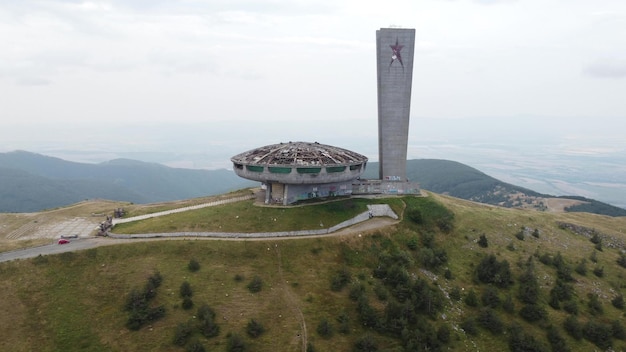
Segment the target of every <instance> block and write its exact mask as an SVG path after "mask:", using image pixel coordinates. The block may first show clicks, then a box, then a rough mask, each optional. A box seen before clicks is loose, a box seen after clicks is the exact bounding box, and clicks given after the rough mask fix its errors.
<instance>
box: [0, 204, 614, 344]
mask: <svg viewBox="0 0 626 352" xmlns="http://www.w3.org/2000/svg"><path fill="white" fill-rule="evenodd" d="M368 203H387V204H390V206H391V207H392V208H393V209H394V210H395V211H396V212H398V213H399V214H401V219H402V220H400V221H399V222H397V223H396V224H395V225H392V226H387V227H384V228H380V229H376V230H369V231H366V230H363V231H346V232H344V233H343V234H341V235H339V236H327V237H316V238H305V239H282V240H246V241H232V240H231V241H229V240H196V239H186V240H162V241H147V242H135V243H130V244H123V245H111V246H103V247H99V248H96V249H91V250H86V251H82V252H72V253H65V254H61V255H56V256H44V257H38V258H34V259H30V260H21V261H14V262H7V263H0V289H1V290H2V293H3V299H2V300H1V301H0V309H1V311H2V315H0V335H1V336H2V337H3V338H2V339H0V350H6V351H33V350H38V351H61V350H62V351H202V350H206V351H236V350H242V349H238V347H241V346H245V347H244V348H245V349H244V350H246V351H304V349H303V344H304V343H305V342H306V344H307V345H308V348H307V349H306V350H309V351H376V350H377V351H421V350H431V351H432V350H442V351H443V350H453V351H478V350H480V351H500V350H505V351H506V350H512V351H533V350H534V351H552V350H553V351H567V350H571V351H590V350H594V349H595V350H606V349H607V348H609V347H612V348H613V349H614V350H616V351H619V350H624V349H626V342H625V341H624V339H625V338H626V332H625V330H624V329H625V326H624V324H625V323H623V322H622V320H624V319H623V318H624V310H623V309H624V308H623V303H624V302H623V296H622V295H623V294H624V292H626V287H625V285H626V284H624V282H625V281H624V276H625V275H626V268H624V267H623V266H626V259H625V258H624V254H623V251H624V241H626V235H624V232H625V231H626V218H624V217H617V218H615V217H613V218H612V217H606V216H599V215H593V214H587V213H546V212H538V211H533V210H523V209H507V208H500V207H494V206H488V205H481V204H477V203H473V202H468V201H463V200H459V199H456V198H452V197H446V196H441V195H437V194H429V196H428V197H421V198H418V197H402V198H388V199H371V200H364V199H346V200H341V201H338V202H331V203H326V204H317V205H310V206H305V207H298V208H266V207H257V206H253V205H252V202H251V201H249V202H247V201H246V202H239V203H234V204H228V205H223V206H218V207H215V208H205V209H201V210H197V211H190V212H187V213H180V214H176V215H171V216H167V217H162V218H159V219H151V220H146V221H142V222H138V223H136V224H125V225H124V226H120V227H116V229H115V231H116V232H121V233H132V232H166V231H219V229H222V230H223V231H241V232H260V231H274V230H276V231H281V230H284V229H291V230H300V229H307V228H319V226H320V223H321V222H323V226H324V227H330V226H332V225H334V224H336V223H339V222H341V221H343V220H344V219H346V218H349V217H351V216H354V215H356V214H358V213H360V212H362V211H363V210H364V209H365V206H366V204H368ZM177 206H180V204H177ZM157 208H158V210H162V209H163V208H164V207H143V206H139V205H135V206H132V207H129V212H130V214H129V215H134V214H140V213H145V212H147V211H156V210H155V209H157ZM146 209H150V210H146ZM274 219H276V221H274ZM376 220H377V219H373V220H370V221H376ZM622 265H623V266H622ZM620 298H621V303H620ZM304 347H306V346H304Z"/></svg>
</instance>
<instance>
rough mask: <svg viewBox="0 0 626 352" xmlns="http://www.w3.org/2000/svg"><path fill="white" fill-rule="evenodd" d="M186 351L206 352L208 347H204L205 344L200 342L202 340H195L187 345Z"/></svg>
mask: <svg viewBox="0 0 626 352" xmlns="http://www.w3.org/2000/svg"><path fill="white" fill-rule="evenodd" d="M185 351H186V352H205V351H206V349H205V348H204V345H202V343H200V341H198V340H194V341H191V342H190V343H189V344H188V345H187V347H185Z"/></svg>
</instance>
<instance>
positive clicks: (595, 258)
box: [589, 251, 598, 263]
mask: <svg viewBox="0 0 626 352" xmlns="http://www.w3.org/2000/svg"><path fill="white" fill-rule="evenodd" d="M589 260H591V261H592V262H594V263H597V262H598V252H596V251H593V252H591V255H590V256H589Z"/></svg>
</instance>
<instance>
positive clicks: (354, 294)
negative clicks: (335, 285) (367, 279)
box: [348, 282, 365, 302]
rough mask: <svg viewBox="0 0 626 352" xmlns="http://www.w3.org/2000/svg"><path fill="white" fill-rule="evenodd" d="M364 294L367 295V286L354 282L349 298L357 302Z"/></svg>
mask: <svg viewBox="0 0 626 352" xmlns="http://www.w3.org/2000/svg"><path fill="white" fill-rule="evenodd" d="M364 294H365V285H363V284H362V283H360V282H353V283H352V284H351V285H350V293H349V294H348V297H350V299H351V300H353V301H355V302H356V301H357V300H358V299H359V298H360V297H361V296H363V295H364Z"/></svg>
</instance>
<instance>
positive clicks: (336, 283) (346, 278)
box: [330, 268, 352, 292]
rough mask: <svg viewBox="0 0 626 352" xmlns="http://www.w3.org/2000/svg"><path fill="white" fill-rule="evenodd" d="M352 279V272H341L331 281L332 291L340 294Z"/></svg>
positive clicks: (343, 269) (346, 270)
mask: <svg viewBox="0 0 626 352" xmlns="http://www.w3.org/2000/svg"><path fill="white" fill-rule="evenodd" d="M351 279H352V275H351V274H350V271H349V270H348V269H346V268H342V269H341V270H339V271H338V272H337V273H336V274H335V275H334V276H333V277H332V279H331V283H330V289H331V290H333V291H335V292H339V291H341V290H342V289H343V288H344V287H346V285H347V284H348V283H349V282H350V280H351Z"/></svg>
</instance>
